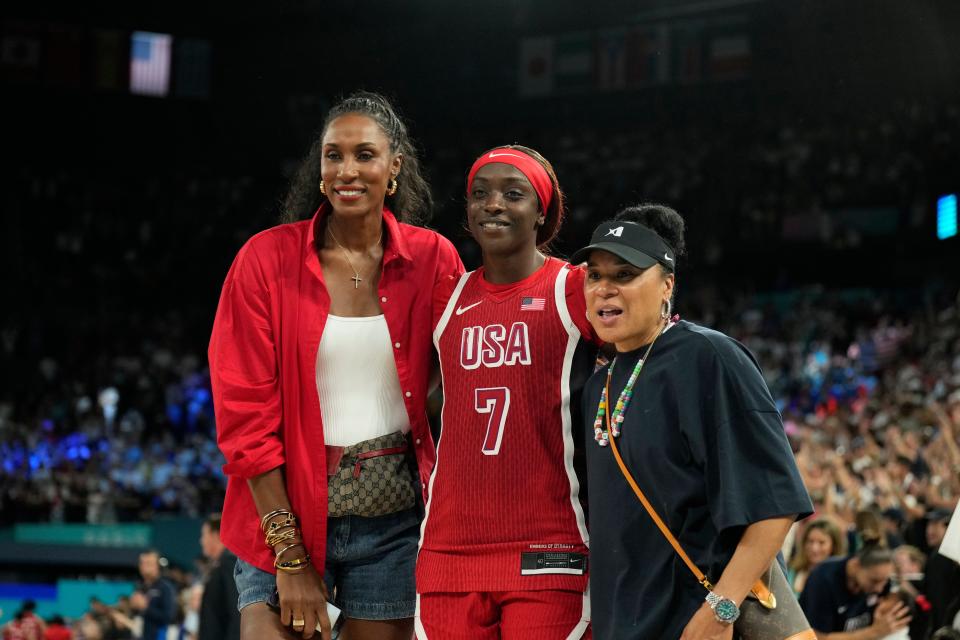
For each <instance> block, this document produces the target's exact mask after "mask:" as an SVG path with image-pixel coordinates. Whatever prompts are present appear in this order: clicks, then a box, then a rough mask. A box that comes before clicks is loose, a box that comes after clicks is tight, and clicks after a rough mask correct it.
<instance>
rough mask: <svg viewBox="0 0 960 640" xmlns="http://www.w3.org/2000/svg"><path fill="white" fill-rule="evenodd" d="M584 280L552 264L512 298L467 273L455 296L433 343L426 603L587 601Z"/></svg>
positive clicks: (423, 553) (423, 549)
mask: <svg viewBox="0 0 960 640" xmlns="http://www.w3.org/2000/svg"><path fill="white" fill-rule="evenodd" d="M583 277H584V276H583V271H582V270H581V269H578V268H575V267H571V266H570V265H568V264H566V263H565V262H563V261H561V260H557V259H555V258H547V260H546V262H545V264H544V265H543V267H541V268H540V269H538V270H537V271H536V272H535V273H533V274H532V275H530V276H529V277H527V278H525V279H524V280H521V281H520V282H516V283H511V284H509V285H494V284H491V283H489V282H487V281H485V280H484V278H483V270H482V269H480V270H478V271H475V272H471V273H466V274H464V275H463V276H462V277H461V278H460V280H459V282H458V283H457V285H456V288H455V289H454V290H453V292H452V294H451V295H450V298H449V301H448V302H447V304H446V306H445V307H444V309H443V313H442V315H441V316H440V318H439V321H438V322H437V326H436V329H435V331H434V344H435V346H436V348H437V352H438V353H439V354H440V368H441V373H442V375H443V395H444V403H443V413H442V427H441V433H440V440H439V444H438V449H437V465H436V467H435V469H434V472H433V474H432V476H431V478H430V488H429V492H428V493H429V496H430V497H429V500H428V502H427V507H426V516H425V518H424V521H423V524H422V526H421V538H420V553H419V556H418V559H417V590H418V591H419V592H420V593H429V592H464V591H514V590H524V589H577V590H584V589H585V588H586V584H587V575H586V570H587V566H586V553H587V544H588V537H587V530H586V525H585V522H584V514H583V510H582V508H581V505H580V497H579V492H580V483H579V481H578V478H577V474H576V473H575V471H574V442H582V438H577V439H576V440H575V439H574V434H573V429H574V426H573V422H572V420H571V404H576V403H578V402H579V393H580V389H581V388H582V385H583V382H584V381H585V380H586V378H587V377H588V376H589V375H590V373H591V372H592V365H593V363H594V357H595V353H596V351H595V348H594V347H593V345H592V344H591V341H595V338H593V335H594V334H593V333H592V330H591V329H590V325H589V323H588V322H587V320H586V306H585V303H584V300H583ZM584 336H587V339H585V338H584ZM577 422H578V423H579V422H580V421H579V420H578V421H577Z"/></svg>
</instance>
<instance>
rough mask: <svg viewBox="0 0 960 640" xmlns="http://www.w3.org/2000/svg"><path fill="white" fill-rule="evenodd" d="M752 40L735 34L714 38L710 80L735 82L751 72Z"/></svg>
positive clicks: (711, 48)
mask: <svg viewBox="0 0 960 640" xmlns="http://www.w3.org/2000/svg"><path fill="white" fill-rule="evenodd" d="M751 57H752V56H751V50H750V39H749V38H748V37H747V35H746V34H743V33H734V34H724V35H717V36H714V37H713V38H712V39H711V41H710V78H711V79H713V80H735V79H739V78H745V77H746V76H747V75H748V73H749V72H750V62H751Z"/></svg>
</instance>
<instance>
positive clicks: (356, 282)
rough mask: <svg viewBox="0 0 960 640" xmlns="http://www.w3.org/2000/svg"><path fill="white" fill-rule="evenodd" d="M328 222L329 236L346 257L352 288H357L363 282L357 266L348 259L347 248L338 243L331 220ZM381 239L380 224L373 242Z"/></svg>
mask: <svg viewBox="0 0 960 640" xmlns="http://www.w3.org/2000/svg"><path fill="white" fill-rule="evenodd" d="M330 223H331V224H330V225H328V228H329V229H330V237H331V238H333V241H334V242H336V243H337V246H338V247H340V251H342V252H343V257H344V258H346V259H347V264H348V265H350V268H351V269H353V275H352V276H351V277H350V279H351V280H353V288H354V289H359V288H360V283H361V282H363V278H361V277H360V272H359V271H357V268H356V267H355V266H353V261H352V260H351V259H350V254H349V253H347V250H346V249H345V248H344V246H343V245H342V244H340V241H339V240H337V236H336V234H335V233H333V226H332V224H333V220H331V221H330ZM382 239H383V226H382V225H381V226H380V235H379V236H377V241H376V243H375V244H380V240H382Z"/></svg>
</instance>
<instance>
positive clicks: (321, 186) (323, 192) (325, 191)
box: [320, 180, 327, 195]
mask: <svg viewBox="0 0 960 640" xmlns="http://www.w3.org/2000/svg"><path fill="white" fill-rule="evenodd" d="M320 193H322V194H323V195H327V189H326V187H324V186H323V180H321V181H320Z"/></svg>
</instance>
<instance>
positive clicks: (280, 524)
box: [260, 509, 297, 534]
mask: <svg viewBox="0 0 960 640" xmlns="http://www.w3.org/2000/svg"><path fill="white" fill-rule="evenodd" d="M277 516H283V520H275V521H273V522H269V521H270V520H271V519H273V518H276V517H277ZM268 522H269V526H268V524H267V523H268ZM290 526H293V527H295V526H297V516H295V515H294V514H293V512H292V511H287V510H286V509H275V510H274V511H271V512H270V513H268V514H267V515H265V516H263V518H262V519H261V520H260V530H261V531H262V532H263V533H265V534H266V533H270V532H271V531H276V530H277V529H282V528H284V527H290Z"/></svg>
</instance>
